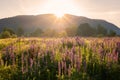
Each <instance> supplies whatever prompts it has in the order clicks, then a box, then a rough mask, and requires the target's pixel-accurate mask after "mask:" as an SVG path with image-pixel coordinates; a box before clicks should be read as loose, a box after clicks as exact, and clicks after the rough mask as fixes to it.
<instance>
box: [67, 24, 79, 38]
mask: <svg viewBox="0 0 120 80" xmlns="http://www.w3.org/2000/svg"><path fill="white" fill-rule="evenodd" d="M65 31H66V33H67V36H69V37H74V36H76V31H77V27H75V26H71V27H67V28H66V29H65Z"/></svg>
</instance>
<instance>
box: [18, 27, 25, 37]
mask: <svg viewBox="0 0 120 80" xmlns="http://www.w3.org/2000/svg"><path fill="white" fill-rule="evenodd" d="M17 35H18V36H23V35H24V30H23V28H21V27H19V28H18V29H17Z"/></svg>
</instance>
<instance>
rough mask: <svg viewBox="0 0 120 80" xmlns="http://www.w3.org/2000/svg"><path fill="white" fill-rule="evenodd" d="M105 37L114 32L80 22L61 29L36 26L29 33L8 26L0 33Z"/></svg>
mask: <svg viewBox="0 0 120 80" xmlns="http://www.w3.org/2000/svg"><path fill="white" fill-rule="evenodd" d="M21 36H25V37H74V36H81V37H106V36H111V37H112V36H116V32H115V31H113V30H109V31H108V30H107V29H105V28H104V26H102V25H100V24H99V25H98V26H97V27H95V28H93V27H92V26H90V25H89V24H88V23H84V24H80V25H79V26H78V27H76V26H71V27H67V28H65V30H63V31H56V30H54V29H46V30H42V29H40V28H37V29H36V30H34V31H33V32H31V33H25V31H24V29H23V28H21V27H20V28H18V29H17V30H16V31H14V30H12V29H10V28H4V29H3V30H2V32H1V33H0V38H16V37H21Z"/></svg>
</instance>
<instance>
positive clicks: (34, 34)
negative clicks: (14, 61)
mask: <svg viewBox="0 0 120 80" xmlns="http://www.w3.org/2000/svg"><path fill="white" fill-rule="evenodd" d="M42 34H43V31H42V29H39V28H38V29H36V30H35V31H34V32H33V33H31V36H33V37H40V36H42Z"/></svg>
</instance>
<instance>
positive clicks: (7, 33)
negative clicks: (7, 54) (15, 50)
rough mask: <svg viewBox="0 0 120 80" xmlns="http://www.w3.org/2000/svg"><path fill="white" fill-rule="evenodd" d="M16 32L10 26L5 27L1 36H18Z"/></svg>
mask: <svg viewBox="0 0 120 80" xmlns="http://www.w3.org/2000/svg"><path fill="white" fill-rule="evenodd" d="M16 37H17V35H15V32H14V31H13V30H11V29H9V28H4V29H3V31H2V32H1V34H0V38H16Z"/></svg>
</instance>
